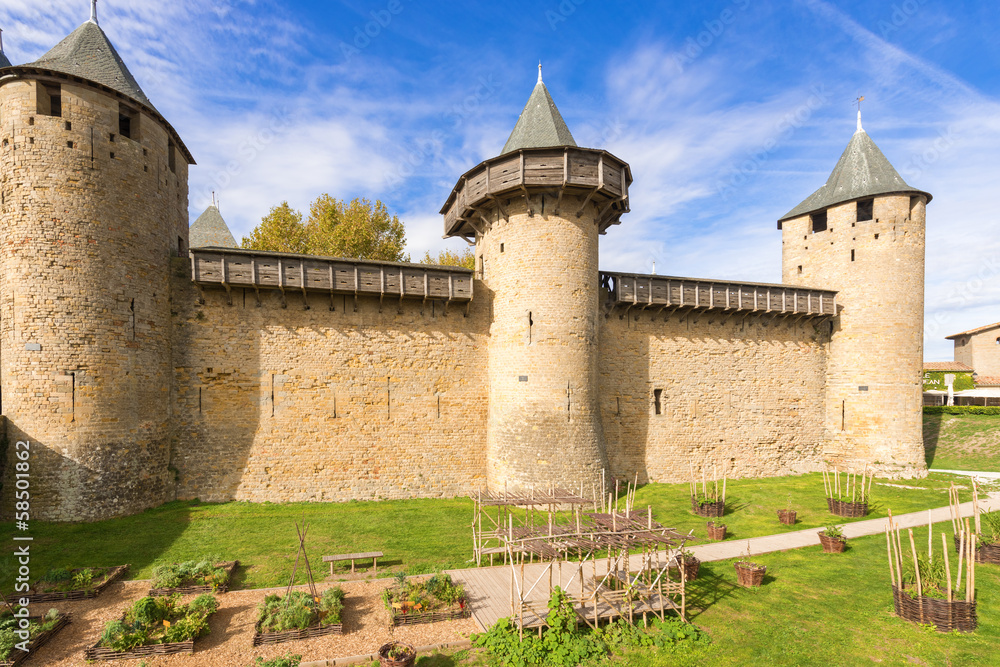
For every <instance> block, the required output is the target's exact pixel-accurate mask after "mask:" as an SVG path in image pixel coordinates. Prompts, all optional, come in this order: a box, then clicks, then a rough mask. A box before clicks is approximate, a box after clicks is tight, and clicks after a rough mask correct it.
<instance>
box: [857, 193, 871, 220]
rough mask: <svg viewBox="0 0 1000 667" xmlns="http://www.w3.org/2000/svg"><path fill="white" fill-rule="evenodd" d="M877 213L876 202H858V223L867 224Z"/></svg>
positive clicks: (863, 200)
mask: <svg viewBox="0 0 1000 667" xmlns="http://www.w3.org/2000/svg"><path fill="white" fill-rule="evenodd" d="M874 212H875V200H874V199H862V200H861V201H859V202H858V222H865V221H867V220H871V219H872V218H873V217H874V215H873V214H874Z"/></svg>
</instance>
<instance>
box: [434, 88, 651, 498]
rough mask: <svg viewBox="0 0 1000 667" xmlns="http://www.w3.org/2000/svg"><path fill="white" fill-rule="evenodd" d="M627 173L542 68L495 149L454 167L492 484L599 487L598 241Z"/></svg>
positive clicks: (452, 210)
mask: <svg viewBox="0 0 1000 667" xmlns="http://www.w3.org/2000/svg"><path fill="white" fill-rule="evenodd" d="M631 181H632V177H631V173H630V171H629V167H628V165H627V164H626V163H625V162H623V161H622V160H619V159H618V158H616V157H614V156H613V155H611V154H609V153H607V152H605V151H601V150H595V149H589V148H579V147H577V145H576V142H575V141H574V140H573V136H572V135H571V134H570V131H569V129H568V128H567V127H566V124H565V122H564V121H563V119H562V117H561V115H560V114H559V110H558V109H557V108H556V106H555V104H554V103H553V101H552V98H551V96H550V95H549V92H548V90H547V89H546V87H545V84H544V83H542V78H541V70H540V69H539V76H538V83H537V84H536V86H535V89H534V91H533V92H532V94H531V97H530V98H529V100H528V104H527V106H525V108H524V111H523V112H522V113H521V117H520V118H519V119H518V121H517V125H516V126H515V127H514V131H513V132H512V133H511V135H510V138H509V139H508V141H507V144H506V145H505V146H504V149H503V151H502V153H501V155H500V156H499V157H496V158H492V159H490V160H486V161H485V162H483V163H481V164H480V165H478V166H477V167H475V168H474V169H472V170H471V171H469V172H468V173H466V174H465V175H464V176H462V177H461V178H460V179H459V181H458V185H456V186H455V189H454V190H453V191H452V194H451V196H450V197H449V199H448V202H447V203H446V204H445V206H444V208H443V209H442V211H441V213H442V214H443V215H444V216H445V233H446V235H447V236H461V237H464V238H466V239H467V240H470V241H471V240H474V241H475V243H476V262H477V266H476V269H477V273H476V276H477V278H479V279H480V280H481V286H480V287H477V290H478V291H477V293H479V294H483V293H486V294H487V295H489V296H488V297H487V298H490V299H492V325H491V327H490V338H489V369H488V376H489V387H490V394H489V401H490V403H489V417H488V421H487V432H486V444H487V482H488V485H489V487H490V488H492V489H500V490H502V489H504V488H508V489H510V490H519V489H520V490H524V489H530V488H536V489H542V488H545V487H547V486H549V485H553V486H562V487H564V488H567V489H569V490H574V491H579V489H580V486H581V484H582V485H583V488H584V491H585V493H586V494H590V493H591V491H592V489H594V488H598V489H599V488H600V480H601V473H602V470H604V469H605V468H606V467H607V455H606V453H605V447H604V438H603V434H602V430H601V422H600V415H599V412H598V402H597V387H598V381H597V334H598V325H597V318H598V314H599V296H598V290H599V285H598V267H597V259H598V255H597V245H598V236H599V235H600V234H602V233H604V231H605V230H606V229H607V228H608V227H609V226H610V225H613V224H617V223H618V222H619V219H620V217H621V215H622V214H623V213H624V212H626V211H627V210H628V186H629V185H630V184H631ZM484 288H485V289H484Z"/></svg>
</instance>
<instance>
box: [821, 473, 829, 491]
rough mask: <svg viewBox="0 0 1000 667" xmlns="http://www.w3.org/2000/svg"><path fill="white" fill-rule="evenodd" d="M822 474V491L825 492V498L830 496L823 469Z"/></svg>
mask: <svg viewBox="0 0 1000 667" xmlns="http://www.w3.org/2000/svg"><path fill="white" fill-rule="evenodd" d="M822 475H823V493H824V494H826V497H827V498H829V497H830V491H829V489H828V488H827V484H826V471H825V470H824V471H823V472H822Z"/></svg>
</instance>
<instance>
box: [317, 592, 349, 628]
mask: <svg viewBox="0 0 1000 667" xmlns="http://www.w3.org/2000/svg"><path fill="white" fill-rule="evenodd" d="M343 610H344V589H342V588H341V587H340V586H334V587H333V588H328V589H326V590H325V591H323V594H322V595H321V596H320V598H319V611H320V613H322V614H323V616H324V618H323V620H324V622H325V623H327V624H330V625H333V624H337V623H340V622H341V612H342V611H343Z"/></svg>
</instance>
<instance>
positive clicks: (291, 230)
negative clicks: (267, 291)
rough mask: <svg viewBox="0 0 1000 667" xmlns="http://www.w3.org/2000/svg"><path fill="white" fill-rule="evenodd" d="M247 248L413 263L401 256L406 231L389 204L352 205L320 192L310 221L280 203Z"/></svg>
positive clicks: (245, 244)
mask: <svg viewBox="0 0 1000 667" xmlns="http://www.w3.org/2000/svg"><path fill="white" fill-rule="evenodd" d="M242 245H243V247H244V248H247V249H251V250H272V251H278V252H293V253H298V254H305V255H324V256H327V257H353V258H356V259H380V260H386V261H391V262H405V261H409V256H408V255H407V254H406V253H405V252H403V249H404V248H405V247H406V230H405V228H404V226H403V223H402V222H401V221H400V220H399V217H398V216H396V215H391V214H390V213H389V210H388V209H387V208H386V206H385V204H383V203H382V202H381V201H378V200H376V201H375V202H372V201H371V200H369V199H360V198H355V199H352V200H351V201H350V202H346V201H344V200H340V199H337V198H335V197H331V196H330V195H329V194H322V195H320V196H319V197H317V198H316V200H315V201H313V203H312V204H311V205H310V207H309V218H308V219H307V220H306V221H305V222H303V220H302V213H300V212H299V211H296V210H294V209H292V208H291V207H290V206H289V205H288V202H282V203H281V204H279V205H278V206H275V207H274V208H272V209H271V212H270V213H268V214H267V215H266V216H265V217H264V218H263V219H262V220H261V223H260V224H259V225H258V226H257V228H256V229H254V230H253V232H252V233H251V234H250V236H249V237H244V239H243V244H242Z"/></svg>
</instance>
